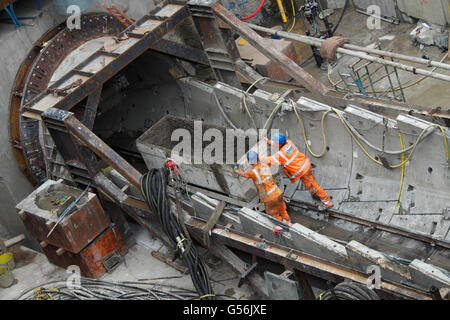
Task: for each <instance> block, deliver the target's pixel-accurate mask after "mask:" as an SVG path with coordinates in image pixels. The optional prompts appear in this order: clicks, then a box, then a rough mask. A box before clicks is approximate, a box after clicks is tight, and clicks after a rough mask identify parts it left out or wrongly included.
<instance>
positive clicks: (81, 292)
mask: <svg viewBox="0 0 450 320" xmlns="http://www.w3.org/2000/svg"><path fill="white" fill-rule="evenodd" d="M223 296H224V297H226V298H231V297H228V296H225V295H223ZM196 298H198V296H197V293H196V292H195V291H191V290H187V289H184V288H179V287H175V286H171V285H167V284H162V283H158V282H109V281H104V280H96V279H88V278H84V277H82V278H81V282H80V285H79V286H74V287H73V288H69V287H68V286H67V280H65V279H64V280H56V281H52V282H48V283H45V284H41V285H40V286H39V287H37V288H34V289H30V290H27V291H25V292H23V293H22V294H21V295H20V296H19V297H18V298H17V299H18V300H131V299H133V300H193V299H196Z"/></svg>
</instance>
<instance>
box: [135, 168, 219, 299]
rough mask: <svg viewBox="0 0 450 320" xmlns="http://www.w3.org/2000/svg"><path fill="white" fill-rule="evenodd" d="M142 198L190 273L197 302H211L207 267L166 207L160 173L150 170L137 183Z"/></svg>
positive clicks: (162, 176)
mask: <svg viewBox="0 0 450 320" xmlns="http://www.w3.org/2000/svg"><path fill="white" fill-rule="evenodd" d="M140 184H141V192H142V195H143V197H144V199H145V201H146V202H147V205H148V206H149V208H150V209H151V210H152V211H153V212H154V213H157V214H158V216H159V220H160V222H161V224H162V226H163V229H164V232H165V233H166V234H167V236H168V237H169V239H170V240H171V241H172V242H173V244H174V246H175V249H176V250H177V252H178V253H179V254H180V256H181V258H182V259H183V260H184V262H185V264H186V266H187V267H188V269H189V274H190V275H191V278H192V282H193V284H194V286H195V288H196V290H197V292H198V294H199V295H200V299H207V300H211V299H214V296H215V295H214V292H213V290H212V287H211V283H210V281H209V276H208V272H207V270H206V266H205V264H204V262H203V260H202V259H201V257H200V256H199V255H198V251H197V248H196V247H195V245H194V244H193V243H191V241H190V239H188V238H187V237H189V233H188V232H187V231H186V230H183V228H182V226H181V225H180V223H179V222H178V221H177V220H176V219H175V216H174V215H173V214H172V213H171V211H170V207H169V198H168V194H167V183H166V177H165V175H164V173H163V171H162V169H152V170H150V172H148V173H147V174H145V175H143V176H142V178H141V181H140Z"/></svg>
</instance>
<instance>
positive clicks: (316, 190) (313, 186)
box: [261, 140, 332, 206]
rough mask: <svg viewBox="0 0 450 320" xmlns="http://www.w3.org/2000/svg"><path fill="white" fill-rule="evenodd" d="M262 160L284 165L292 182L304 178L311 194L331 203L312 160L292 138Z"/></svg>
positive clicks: (325, 203) (327, 203)
mask: <svg viewBox="0 0 450 320" xmlns="http://www.w3.org/2000/svg"><path fill="white" fill-rule="evenodd" d="M268 143H269V144H272V143H273V142H272V141H271V140H269V141H268ZM261 161H262V162H264V163H267V164H271V165H280V166H282V168H283V171H284V173H286V175H287V176H288V177H289V179H290V180H291V183H294V182H296V181H297V180H298V179H302V182H303V184H304V185H305V186H306V189H308V191H309V192H311V194H313V195H316V196H317V197H319V199H320V200H321V201H322V203H323V204H324V205H325V206H329V205H331V203H332V201H331V198H330V197H329V196H328V195H327V193H326V192H325V191H324V190H323V189H322V188H321V187H320V186H319V184H318V183H317V181H316V179H315V178H314V174H313V172H312V170H311V162H310V161H309V159H308V157H307V156H306V155H305V154H304V153H302V152H300V151H299V150H298V149H297V147H296V146H295V145H294V143H293V142H292V141H291V140H287V141H286V144H285V145H284V146H283V147H281V149H280V150H279V151H278V152H276V153H275V154H274V155H273V156H270V157H262V159H261Z"/></svg>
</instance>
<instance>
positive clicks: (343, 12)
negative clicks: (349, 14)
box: [333, 0, 350, 34]
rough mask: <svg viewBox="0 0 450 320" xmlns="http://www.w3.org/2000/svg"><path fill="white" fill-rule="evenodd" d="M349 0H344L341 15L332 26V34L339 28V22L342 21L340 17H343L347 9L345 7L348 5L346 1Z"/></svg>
mask: <svg viewBox="0 0 450 320" xmlns="http://www.w3.org/2000/svg"><path fill="white" fill-rule="evenodd" d="M349 2H350V1H349V0H346V1H345V5H344V9H342V12H341V16H340V17H339V20H338V22H337V23H336V25H335V26H334V28H333V34H335V33H336V30H337V28H339V25H340V24H341V22H342V18H343V17H344V14H345V11H347V7H348V3H349Z"/></svg>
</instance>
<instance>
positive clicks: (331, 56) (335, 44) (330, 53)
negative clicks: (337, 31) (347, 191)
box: [320, 36, 350, 61]
mask: <svg viewBox="0 0 450 320" xmlns="http://www.w3.org/2000/svg"><path fill="white" fill-rule="evenodd" d="M346 43H350V39H347V38H344V37H343V36H334V37H331V38H328V39H326V40H325V41H324V42H323V43H322V48H321V49H320V55H321V56H322V58H324V59H328V60H330V61H336V60H337V57H336V52H337V49H338V48H339V47H340V46H342V45H344V44H346Z"/></svg>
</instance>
